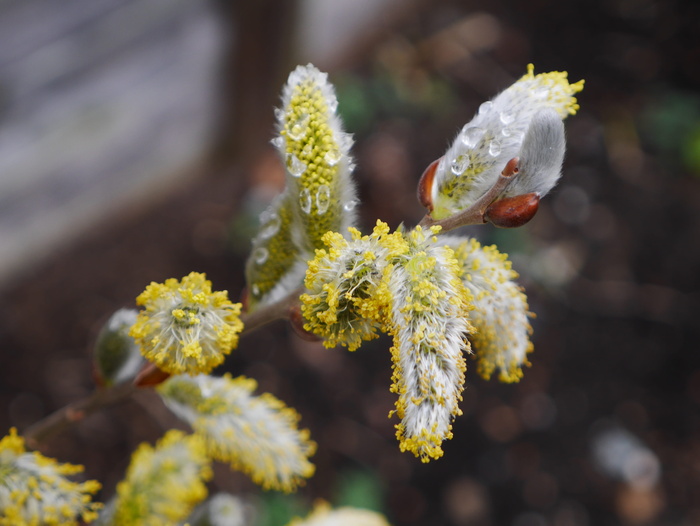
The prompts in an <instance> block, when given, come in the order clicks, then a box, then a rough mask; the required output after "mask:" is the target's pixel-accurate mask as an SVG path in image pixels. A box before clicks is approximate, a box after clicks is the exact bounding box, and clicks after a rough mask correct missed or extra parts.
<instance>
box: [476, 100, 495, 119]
mask: <svg viewBox="0 0 700 526" xmlns="http://www.w3.org/2000/svg"><path fill="white" fill-rule="evenodd" d="M492 107H493V102H491V101H490V100H487V101H486V102H484V103H482V104H481V106H479V115H485V114H487V113H488V112H490V111H491V108H492Z"/></svg>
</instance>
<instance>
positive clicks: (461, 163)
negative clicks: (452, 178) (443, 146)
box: [450, 154, 469, 175]
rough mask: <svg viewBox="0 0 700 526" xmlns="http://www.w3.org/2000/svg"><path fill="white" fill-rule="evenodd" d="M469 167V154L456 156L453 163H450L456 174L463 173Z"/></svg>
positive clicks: (452, 170)
mask: <svg viewBox="0 0 700 526" xmlns="http://www.w3.org/2000/svg"><path fill="white" fill-rule="evenodd" d="M468 167H469V156H468V155H465V154H462V155H458V156H457V157H455V158H454V160H453V161H452V164H451V165H450V171H451V172H452V173H453V174H455V175H462V174H463V173H464V170H466V169H467V168H468Z"/></svg>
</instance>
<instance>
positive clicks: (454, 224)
mask: <svg viewBox="0 0 700 526" xmlns="http://www.w3.org/2000/svg"><path fill="white" fill-rule="evenodd" d="M517 173H518V158H517V157H515V158H513V159H511V160H510V161H508V163H507V164H506V167H505V168H504V169H503V171H502V172H501V174H500V175H499V176H498V179H496V181H495V182H494V183H493V186H492V187H491V188H489V189H488V191H487V192H486V193H485V194H484V195H482V196H481V197H480V198H479V199H477V200H476V201H475V202H474V204H473V205H472V206H470V207H469V208H467V209H466V210H462V211H461V212H460V213H458V214H455V215H453V216H450V217H446V218H445V219H440V220H437V221H436V220H435V219H433V218H432V217H430V214H427V215H426V216H425V217H423V219H421V222H420V223H418V226H420V227H421V228H430V227H431V226H440V227H442V232H448V231H450V230H454V229H455V228H459V227H461V226H466V225H482V224H484V223H486V218H485V217H484V214H485V213H486V209H487V208H488V207H489V205H490V204H491V203H493V202H494V200H495V199H496V198H497V197H498V196H499V195H500V194H501V192H503V190H505V188H506V186H508V184H509V183H510V182H511V181H512V180H513V176H515V175H517Z"/></svg>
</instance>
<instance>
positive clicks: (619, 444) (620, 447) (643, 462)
mask: <svg viewBox="0 0 700 526" xmlns="http://www.w3.org/2000/svg"><path fill="white" fill-rule="evenodd" d="M592 447H593V458H594V460H595V462H596V465H597V466H598V468H599V469H600V470H601V471H602V472H603V473H605V474H606V475H608V476H609V477H611V478H614V479H616V480H620V481H622V482H625V483H627V484H629V485H630V486H633V487H635V488H640V489H650V488H653V487H654V486H655V485H656V483H657V482H658V480H659V476H660V475H661V463H660V462H659V459H658V457H657V456H656V455H655V454H654V452H653V451H652V450H651V449H649V448H648V447H646V446H645V445H644V443H642V441H641V440H640V439H639V438H637V437H636V436H635V435H633V434H632V433H630V432H629V431H627V430H626V429H624V428H622V427H619V426H617V425H614V426H609V427H607V428H605V429H603V430H602V431H600V432H598V433H596V434H595V436H594V437H593V443H592Z"/></svg>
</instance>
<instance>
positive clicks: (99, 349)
mask: <svg viewBox="0 0 700 526" xmlns="http://www.w3.org/2000/svg"><path fill="white" fill-rule="evenodd" d="M137 315H138V313H137V311H136V310H134V309H119V310H118V311H116V312H115V313H114V314H112V316H111V317H110V318H109V320H107V323H105V324H104V326H103V327H102V329H101V330H100V333H99V335H98V336H97V341H96V342H95V348H94V351H93V357H94V358H93V359H94V370H95V379H96V381H97V382H98V383H99V384H101V385H105V386H109V385H113V384H118V383H121V382H125V381H128V380H131V379H132V378H134V377H135V376H136V374H137V373H138V371H139V369H140V367H141V365H142V364H143V362H144V361H145V360H144V359H143V358H142V356H141V352H140V351H139V347H138V345H136V342H135V341H134V339H133V338H132V337H131V336H129V329H130V328H131V326H132V325H133V324H134V322H135V321H136V317H137Z"/></svg>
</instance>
